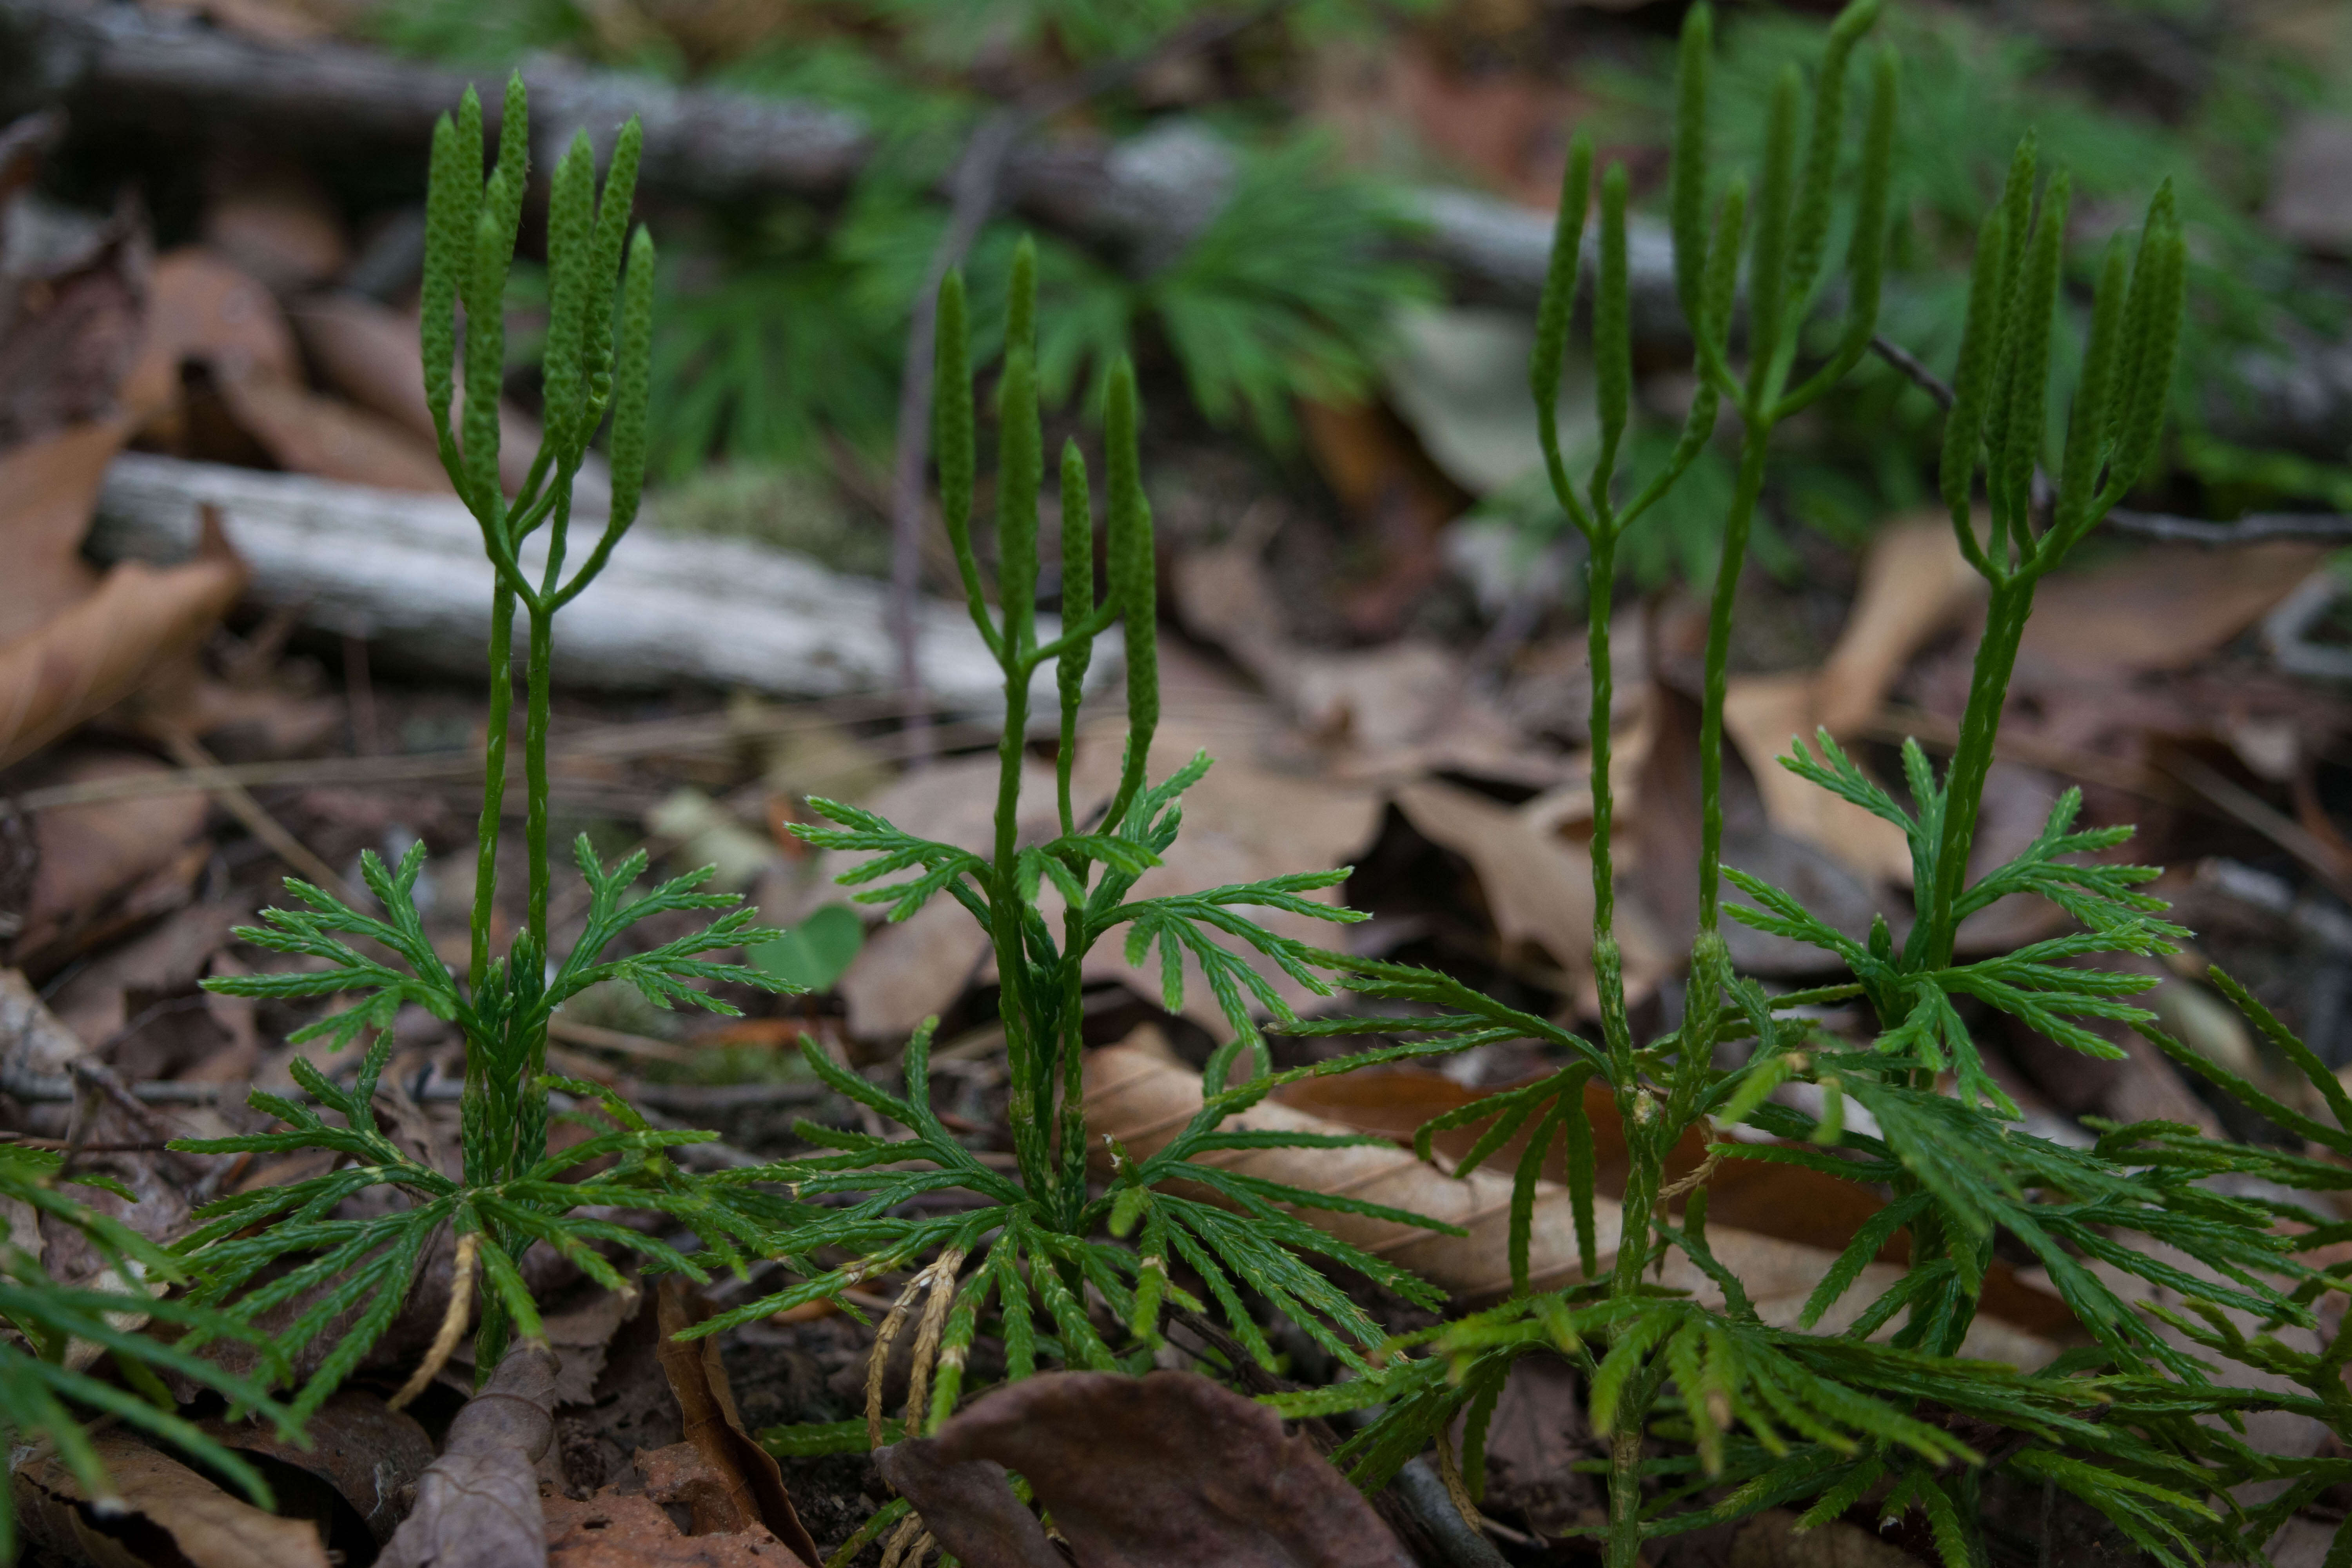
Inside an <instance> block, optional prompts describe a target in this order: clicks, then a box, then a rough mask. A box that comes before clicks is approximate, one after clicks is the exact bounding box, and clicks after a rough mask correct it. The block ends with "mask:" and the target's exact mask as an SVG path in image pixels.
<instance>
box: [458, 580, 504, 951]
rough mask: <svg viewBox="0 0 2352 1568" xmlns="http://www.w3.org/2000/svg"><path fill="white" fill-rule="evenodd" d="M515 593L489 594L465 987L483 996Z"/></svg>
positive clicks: (494, 898) (495, 889)
mask: <svg viewBox="0 0 2352 1568" xmlns="http://www.w3.org/2000/svg"><path fill="white" fill-rule="evenodd" d="M514 617H515V596H514V590H513V589H512V588H509V587H508V586H507V584H506V583H505V582H504V581H503V580H501V581H500V582H499V584H498V586H497V587H495V588H493V589H492V590H491V591H490V717H489V724H488V731H487V733H486V735H485V737H484V740H483V743H482V816H481V821H480V823H479V825H478V827H477V829H476V836H475V849H474V921H473V938H474V941H473V952H472V962H471V965H470V967H469V968H468V969H467V986H468V987H469V988H470V989H472V990H474V991H476V992H479V991H480V990H481V988H482V983H483V981H484V980H485V979H486V978H487V977H488V974H489V969H490V924H491V921H492V920H493V919H494V918H495V915H496V910H497V908H498V896H499V827H500V826H501V823H502V817H503V813H504V811H505V807H506V795H507V725H508V722H509V717H510V715H512V713H513V712H514Z"/></svg>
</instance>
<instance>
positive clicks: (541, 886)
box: [522, 607, 555, 963]
mask: <svg viewBox="0 0 2352 1568" xmlns="http://www.w3.org/2000/svg"><path fill="white" fill-rule="evenodd" d="M554 630H555V613H554V612H553V611H552V610H549V609H545V608H542V607H534V608H533V609H532V611H531V615H530V688H529V689H528V692H527V694H526V702H527V704H528V706H527V707H526V708H525V709H524V710H523V731H522V746H523V751H522V767H523V791H524V795H525V796H526V797H527V798H526V803H525V805H524V808H523V810H524V817H523V837H524V839H525V841H526V842H527V844H528V846H529V848H530V935H531V940H532V942H534V943H536V944H537V946H538V949H539V953H540V958H541V962H542V963H543V962H545V960H546V955H547V952H548V946H547V703H548V681H547V664H548V654H549V650H550V647H551V641H552V637H553V633H554Z"/></svg>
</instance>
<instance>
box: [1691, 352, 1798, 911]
mask: <svg viewBox="0 0 2352 1568" xmlns="http://www.w3.org/2000/svg"><path fill="white" fill-rule="evenodd" d="M1772 391H1773V392H1774V394H1775V395H1777V393H1778V389H1777V388H1773V389H1772ZM1771 446H1772V426H1771V424H1770V422H1769V419H1767V420H1756V421H1753V422H1751V423H1748V425H1747V426H1746V427H1745V429H1744V430H1743V431H1742V433H1741V436H1740V441H1739V479H1738V486H1737V488H1736V489H1734V490H1733V492H1732V498H1731V511H1730V513H1729V515H1728V516H1727V517H1726V518H1725V519H1724V524H1723V556H1722V559H1721V561H1719V562H1718V563H1717V566H1716V571H1715V592H1714V594H1713V595H1712V596H1711V597H1710V598H1709V599H1708V601H1707V615H1706V676H1705V686H1704V689H1703V691H1704V694H1703V698H1702V700H1701V703H1700V708H1699V731H1698V758H1699V762H1698V767H1699V773H1698V779H1699V784H1698V792H1699V852H1698V926H1699V931H1700V934H1701V935H1703V936H1713V935H1714V934H1715V933H1716V928H1717V921H1718V919H1719V911H1720V908H1721V904H1722V899H1723V700H1724V694H1725V692H1726V690H1727V688H1728V687H1729V684H1730V671H1731V612H1732V607H1733V605H1735V604H1736V603H1737V602H1738V596H1739V577H1740V574H1741V572H1742V571H1743V569H1744V568H1745V567H1746V565H1747V562H1748V531H1749V529H1750V528H1751V527H1752V526H1753V525H1754V523H1755V521H1756V506H1757V502H1758V501H1759V500H1760V499H1761V498H1762V496H1763V493H1764V464H1765V459H1766V458H1768V457H1769V455H1770V452H1771Z"/></svg>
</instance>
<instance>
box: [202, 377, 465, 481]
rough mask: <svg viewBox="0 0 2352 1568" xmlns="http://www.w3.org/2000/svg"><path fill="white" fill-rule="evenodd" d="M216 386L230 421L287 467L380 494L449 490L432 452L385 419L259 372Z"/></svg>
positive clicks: (437, 460) (274, 459)
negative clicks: (371, 487)
mask: <svg viewBox="0 0 2352 1568" xmlns="http://www.w3.org/2000/svg"><path fill="white" fill-rule="evenodd" d="M217 384H218V386H219V389H220V394H221V401H222V402H223V404H225V405H226V407H227V409H228V412H229V416H230V417H232V418H234V419H235V420H236V423H237V425H238V426H239V427H240V428H242V429H243V430H244V431H245V432H246V434H247V435H249V436H251V437H253V438H254V440H255V441H256V442H257V443H259V445H260V447H261V448H262V450H263V451H265V452H267V453H268V455H269V457H270V458H271V460H272V461H274V462H275V463H276V464H277V465H278V467H279V468H285V469H289V470H290V471H292V472H294V473H298V474H312V475H316V476H317V477H318V478H320V479H339V480H341V481H342V482H343V483H345V484H353V485H373V486H374V487H375V488H376V489H387V490H411V491H415V492H416V493H419V494H423V495H444V494H446V493H447V492H448V489H449V476H448V475H447V474H446V473H444V472H443V471H442V468H441V459H440V458H438V457H436V456H435V454H434V451H433V448H432V447H429V446H427V445H426V444H425V442H424V441H423V440H422V439H420V438H418V437H415V436H414V435H412V434H410V433H409V432H408V431H406V430H404V429H403V428H401V427H400V426H397V425H395V424H394V423H393V422H392V421H391V420H389V419H386V418H384V417H383V416H381V415H377V414H371V413H369V412H368V411H367V410H366V409H363V408H354V407H352V405H350V404H348V403H344V402H342V401H341V400H339V399H337V398H332V397H328V396H326V395H322V394H320V393H316V392H312V391H311V390H310V388H309V387H306V386H303V385H301V384H299V383H296V382H291V381H286V380H282V379H280V378H279V377H278V376H276V375H273V374H266V373H262V372H258V371H253V370H247V371H242V372H236V373H224V374H221V375H220V376H219V377H218V381H217Z"/></svg>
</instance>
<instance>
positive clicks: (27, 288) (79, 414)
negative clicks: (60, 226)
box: [0, 213, 148, 447]
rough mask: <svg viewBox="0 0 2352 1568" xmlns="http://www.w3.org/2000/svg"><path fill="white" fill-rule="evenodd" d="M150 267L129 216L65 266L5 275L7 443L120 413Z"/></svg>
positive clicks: (3, 428) (2, 411)
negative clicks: (118, 408)
mask: <svg viewBox="0 0 2352 1568" xmlns="http://www.w3.org/2000/svg"><path fill="white" fill-rule="evenodd" d="M147 269H148V255H147V238H146V230H145V226H143V225H142V224H141V223H140V222H139V221H138V220H137V218H136V216H131V215H130V214H128V213H126V215H125V216H119V217H117V218H116V219H115V220H114V221H113V222H112V223H110V224H108V225H107V226H105V227H104V228H103V229H101V230H100V237H99V240H98V243H97V244H96V245H95V246H94V247H92V248H91V249H89V251H88V252H86V253H84V254H82V255H79V256H78V257H75V258H72V259H71V260H70V261H68V263H67V264H66V265H65V266H64V267H63V268H60V269H58V270H55V271H47V272H44V273H43V274H41V275H38V276H34V277H14V278H7V279H0V447H8V446H14V445H16V444H17V443H19V442H23V441H27V440H31V439H34V438H36V437H41V436H44V435H46V434H47V433H48V432H50V431H54V430H57V429H59V428H61V427H70V426H75V425H80V424H86V423H101V422H110V421H111V420H113V419H114V418H115V416H116V406H117V399H118V397H119V395H120V394H121V385H122V381H123V376H124V374H125V373H126V372H127V371H128V370H129V369H130V367H131V363H132V361H133V359H134V358H135V356H136V355H137V354H138V352H139V343H140V338H141V335H142V331H143V319H144V314H145V305H146V300H145V295H146V288H147Z"/></svg>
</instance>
